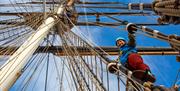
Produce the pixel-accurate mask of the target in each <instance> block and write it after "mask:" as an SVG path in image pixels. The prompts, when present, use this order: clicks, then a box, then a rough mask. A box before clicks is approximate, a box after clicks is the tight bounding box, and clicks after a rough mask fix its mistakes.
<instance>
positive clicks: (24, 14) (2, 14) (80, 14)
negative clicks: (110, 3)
mask: <svg viewBox="0 0 180 91" xmlns="http://www.w3.org/2000/svg"><path fill="white" fill-rule="evenodd" d="M31 14H42V12H18V13H12V12H11V13H6V12H0V16H26V15H31ZM47 14H49V13H48V12H47ZM74 14H77V15H78V16H93V15H94V16H96V15H99V16H103V15H104V16H106V15H127V16H128V15H132V16H133V15H134V16H138V15H143V16H147V15H152V14H151V13H145V12H103V13H94V12H91V13H89V12H87V13H84V12H78V13H74Z"/></svg>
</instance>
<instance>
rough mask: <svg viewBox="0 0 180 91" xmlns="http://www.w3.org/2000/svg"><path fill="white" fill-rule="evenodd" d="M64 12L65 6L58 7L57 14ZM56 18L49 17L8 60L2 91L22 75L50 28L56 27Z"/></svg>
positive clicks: (1, 78) (3, 68) (1, 72)
mask: <svg viewBox="0 0 180 91" xmlns="http://www.w3.org/2000/svg"><path fill="white" fill-rule="evenodd" d="M63 10H64V7H63V5H61V6H60V7H58V9H57V12H56V14H57V15H58V14H61V13H62V12H63ZM55 17H56V16H54V17H48V18H47V19H46V20H45V21H44V23H43V24H42V25H40V26H39V27H38V29H37V30H36V32H35V33H34V34H32V35H31V36H30V37H29V38H28V40H27V41H25V42H24V43H23V44H22V46H20V47H19V49H18V50H17V51H16V52H15V53H14V54H13V55H12V56H11V57H10V58H9V60H7V62H6V63H5V64H4V65H2V66H1V68H0V91H8V89H9V88H10V87H11V86H12V85H13V83H14V82H15V81H16V80H17V78H18V77H19V76H20V74H21V69H22V68H23V66H24V65H25V64H26V63H27V59H28V58H30V57H31V56H32V55H33V53H34V52H35V50H36V49H37V48H38V46H39V44H40V42H41V41H42V40H43V39H44V37H45V36H46V35H47V34H48V32H49V31H50V28H51V27H53V26H54V25H55V21H56V19H55Z"/></svg>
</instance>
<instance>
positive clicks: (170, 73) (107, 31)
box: [0, 0, 180, 91]
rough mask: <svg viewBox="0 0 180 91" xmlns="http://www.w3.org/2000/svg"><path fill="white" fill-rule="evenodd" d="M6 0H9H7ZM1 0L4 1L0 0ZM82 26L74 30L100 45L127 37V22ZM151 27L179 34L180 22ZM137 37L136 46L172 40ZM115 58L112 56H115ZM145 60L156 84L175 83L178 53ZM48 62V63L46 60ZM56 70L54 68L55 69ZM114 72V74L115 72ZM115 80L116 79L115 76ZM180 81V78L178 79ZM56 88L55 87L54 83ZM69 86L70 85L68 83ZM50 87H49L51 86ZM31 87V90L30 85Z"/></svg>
mask: <svg viewBox="0 0 180 91" xmlns="http://www.w3.org/2000/svg"><path fill="white" fill-rule="evenodd" d="M5 1H6V0H5ZM82 1H104V0H82ZM106 1H120V2H124V3H128V2H152V0H106ZM0 2H1V1H0ZM0 10H1V11H3V9H0ZM82 11H84V12H86V11H87V9H82ZM98 11H99V12H102V11H111V10H108V9H101V10H98ZM116 11H118V12H121V10H116ZM117 18H119V19H122V20H128V21H129V22H132V23H139V22H156V21H155V20H156V19H155V18H157V16H143V17H139V16H120V17H117ZM93 19H95V18H94V17H88V18H85V17H80V18H79V21H86V20H93ZM101 20H102V21H112V20H110V19H107V18H106V17H103V18H102V19H101ZM79 28H80V29H79V30H75V29H72V30H73V31H75V32H77V31H78V32H81V33H82V34H83V35H85V36H86V37H87V38H88V39H90V40H92V41H93V42H94V44H96V45H98V46H115V39H116V38H117V37H119V36H122V37H125V38H126V39H127V31H125V30H124V29H125V26H119V27H116V28H112V27H94V26H93V27H92V26H86V27H79ZM149 28H152V29H156V30H159V31H160V32H162V33H164V34H168V35H169V34H177V35H180V32H179V30H180V26H179V25H172V24H170V25H168V26H149ZM136 36H137V37H136V39H137V47H142V46H143V47H169V44H168V43H167V42H164V41H161V40H157V39H154V38H149V37H147V36H144V35H142V34H139V33H137V34H136ZM57 59H58V58H57ZM112 59H113V58H112ZM143 59H144V62H145V63H147V64H148V65H149V66H150V68H151V70H152V73H153V74H154V75H155V76H156V78H157V81H156V83H155V84H156V85H165V86H167V87H170V86H172V84H173V83H174V80H175V77H176V74H177V72H178V70H179V69H180V63H179V62H177V61H176V59H175V56H161V55H160V56H149V55H146V56H143ZM44 64H46V63H44ZM51 65H52V67H50V70H54V68H53V66H54V64H52V63H51ZM42 69H43V71H42V73H40V71H39V72H38V73H39V74H42V75H45V73H44V72H45V67H44V68H42ZM52 72H53V71H52ZM28 73H29V72H28ZM50 74H54V75H57V74H56V73H50ZM54 75H52V77H51V78H52V79H53V80H52V79H51V80H50V81H51V85H52V84H55V83H53V81H54V80H57V78H56V76H54ZM112 76H113V75H112ZM22 80H23V79H20V81H19V82H21V81H22ZM112 80H115V79H112ZM179 80H180V78H179ZM42 83H44V80H43V79H40V81H39V84H38V85H39V86H40V87H41V88H40V87H38V85H37V86H35V88H34V89H35V90H40V89H41V90H42V87H43V86H42V85H41V84H42ZM19 84H21V83H18V82H17V84H15V85H14V88H16V86H19ZM178 84H180V82H179V83H178ZM31 85H33V83H31ZM51 88H53V87H51ZM65 88H68V87H65ZM49 89H50V88H49ZM53 89H54V90H58V88H53ZM28 90H30V91H31V90H32V88H31V89H28ZM11 91H15V90H14V89H13V88H12V89H11Z"/></svg>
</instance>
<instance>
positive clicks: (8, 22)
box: [0, 21, 167, 26]
mask: <svg viewBox="0 0 180 91" xmlns="http://www.w3.org/2000/svg"><path fill="white" fill-rule="evenodd" d="M17 23H18V24H26V22H15V21H0V25H12V24H17ZM75 25H77V26H87V25H88V26H120V25H126V24H122V23H116V22H112V23H108V22H77V23H76V24H75ZM136 25H138V26H159V25H161V26H162V25H167V24H158V23H136Z"/></svg>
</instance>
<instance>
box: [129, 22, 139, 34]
mask: <svg viewBox="0 0 180 91" xmlns="http://www.w3.org/2000/svg"><path fill="white" fill-rule="evenodd" d="M126 30H127V31H128V32H129V33H130V34H134V33H135V32H136V31H137V26H136V25H135V24H133V23H128V24H127V26H126Z"/></svg>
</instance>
